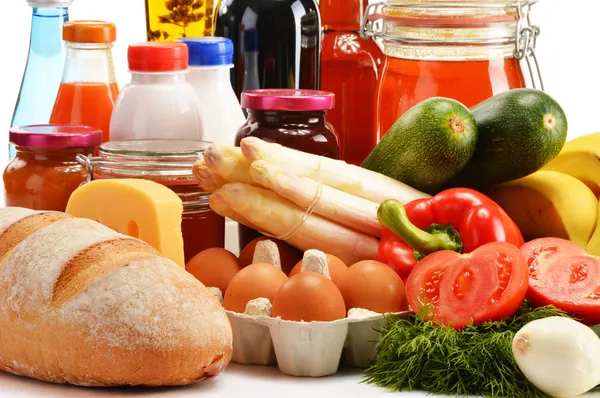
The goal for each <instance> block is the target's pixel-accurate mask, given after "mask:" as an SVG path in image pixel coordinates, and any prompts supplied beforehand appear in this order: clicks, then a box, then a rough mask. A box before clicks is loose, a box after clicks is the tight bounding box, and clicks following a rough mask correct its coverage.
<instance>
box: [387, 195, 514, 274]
mask: <svg viewBox="0 0 600 398" xmlns="http://www.w3.org/2000/svg"><path fill="white" fill-rule="evenodd" d="M377 216H378V218H379V221H380V222H381V225H383V227H384V230H383V234H382V237H381V244H380V246H379V252H378V253H377V260H378V261H380V262H382V263H385V264H387V265H389V266H390V267H391V268H393V269H394V270H395V271H396V273H398V275H400V277H401V278H403V279H405V278H407V277H408V275H409V274H410V273H411V271H412V270H413V268H414V267H415V265H416V264H417V261H418V260H420V259H421V258H422V257H423V256H426V255H428V254H431V253H433V252H436V251H440V250H453V251H456V252H459V253H471V252H472V251H474V250H475V249H477V248H478V247H480V246H482V245H484V244H486V243H491V242H507V243H512V244H513V245H515V246H517V247H520V246H521V245H523V243H524V241H523V236H522V235H521V232H520V231H519V228H518V227H517V225H516V224H515V223H514V221H512V220H511V219H510V217H509V216H508V215H507V214H506V213H505V212H504V210H502V208H501V207H500V206H499V205H498V204H496V202H494V201H493V200H491V199H490V198H488V197H487V196H485V195H483V194H481V193H479V192H477V191H474V190H472V189H467V188H452V189H448V190H446V191H443V192H440V193H439V194H437V195H435V196H433V197H431V198H427V199H418V200H415V201H413V202H410V203H408V204H407V205H406V206H405V207H404V206H402V204H401V203H400V202H398V201H397V200H387V201H385V202H383V203H382V204H381V205H380V206H379V210H378V213H377Z"/></svg>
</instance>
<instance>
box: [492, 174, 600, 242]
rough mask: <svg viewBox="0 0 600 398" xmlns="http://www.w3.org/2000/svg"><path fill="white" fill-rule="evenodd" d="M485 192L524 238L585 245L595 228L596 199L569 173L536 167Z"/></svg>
mask: <svg viewBox="0 0 600 398" xmlns="http://www.w3.org/2000/svg"><path fill="white" fill-rule="evenodd" d="M488 194H489V196H490V197H491V198H492V199H493V200H495V201H496V202H497V203H498V204H499V205H500V206H502V208H503V209H504V210H505V211H506V212H507V213H508V215H509V216H510V217H511V218H512V219H513V220H514V221H515V223H517V225H518V226H519V228H520V229H521V233H522V234H523V237H524V238H525V240H531V239H536V238H542V237H550V236H551V237H558V238H563V239H569V240H571V241H573V242H575V243H577V244H579V245H581V246H586V245H587V243H588V242H589V240H590V238H591V237H592V234H593V233H594V231H595V230H596V225H597V223H598V199H597V198H596V196H595V195H594V193H593V192H592V191H591V190H590V189H589V188H588V187H587V186H586V185H585V184H584V183H582V182H581V181H579V180H578V179H577V178H574V177H572V176H570V175H567V174H564V173H559V172H555V171H538V172H536V173H533V174H531V175H529V176H527V177H525V178H521V179H519V180H515V181H510V182H507V183H505V184H502V185H500V186H498V187H496V188H494V189H492V190H491V191H490V192H489V193H488ZM598 239H599V240H600V237H599V238H598Z"/></svg>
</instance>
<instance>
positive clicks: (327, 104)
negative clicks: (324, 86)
mask: <svg viewBox="0 0 600 398" xmlns="http://www.w3.org/2000/svg"><path fill="white" fill-rule="evenodd" d="M334 105H335V95H334V94H333V93H330V92H328V91H317V90H294V89H266V90H251V91H244V92H243V93H242V106H243V107H244V108H246V109H256V110H264V111H269V110H270V111H292V112H294V111H295V112H301V111H324V110H328V109H333V107H334Z"/></svg>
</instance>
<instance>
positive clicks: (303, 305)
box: [273, 272, 346, 322]
mask: <svg viewBox="0 0 600 398" xmlns="http://www.w3.org/2000/svg"><path fill="white" fill-rule="evenodd" d="M273 317H281V319H285V320H288V321H297V322H300V321H304V322H313V321H320V322H329V321H335V320H336V319H342V318H345V317H346V307H345V306H344V298H343V297H342V294H341V293H340V291H339V289H338V288H337V287H336V286H335V285H334V284H333V282H332V281H331V280H329V279H328V278H326V277H324V276H323V275H321V274H318V273H316V272H300V273H298V274H297V275H294V276H292V277H291V278H290V279H288V280H287V282H285V283H284V284H283V285H282V286H281V288H280V289H279V291H278V292H277V294H276V295H275V299H274V300H273Z"/></svg>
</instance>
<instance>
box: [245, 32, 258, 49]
mask: <svg viewBox="0 0 600 398" xmlns="http://www.w3.org/2000/svg"><path fill="white" fill-rule="evenodd" d="M244 51H245V52H247V53H255V52H258V32H257V31H256V30H254V29H247V30H245V31H244Z"/></svg>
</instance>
